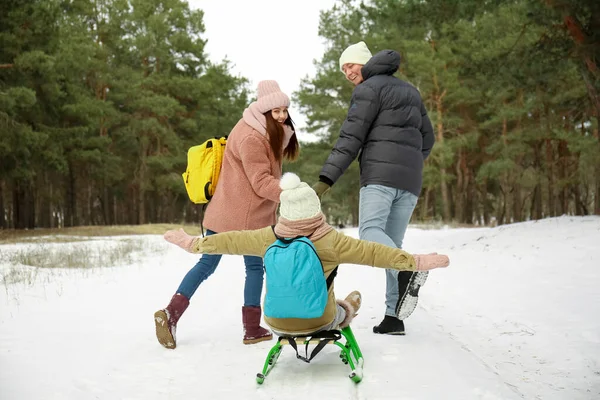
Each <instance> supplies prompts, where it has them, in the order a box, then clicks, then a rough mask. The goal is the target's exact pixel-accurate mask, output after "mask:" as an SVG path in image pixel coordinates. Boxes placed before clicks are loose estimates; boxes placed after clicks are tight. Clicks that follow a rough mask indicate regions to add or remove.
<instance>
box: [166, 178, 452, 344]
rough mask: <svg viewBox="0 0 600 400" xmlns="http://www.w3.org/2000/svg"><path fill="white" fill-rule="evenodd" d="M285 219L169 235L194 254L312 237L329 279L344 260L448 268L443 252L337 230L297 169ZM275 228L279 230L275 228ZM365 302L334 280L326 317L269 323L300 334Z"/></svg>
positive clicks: (288, 181)
mask: <svg viewBox="0 0 600 400" xmlns="http://www.w3.org/2000/svg"><path fill="white" fill-rule="evenodd" d="M280 187H281V189H282V192H281V196H280V201H281V205H280V209H279V214H280V216H279V219H278V222H277V225H275V228H274V229H273V228H272V227H270V226H268V227H265V228H262V229H256V230H247V231H231V232H225V233H219V234H216V235H212V236H206V237H204V238H203V237H192V236H190V235H188V234H187V233H185V232H184V231H183V229H179V230H172V231H168V232H166V233H165V236H164V237H165V239H166V240H167V241H169V242H171V243H174V244H176V245H178V246H180V247H181V248H183V249H185V250H187V251H189V252H191V253H203V254H245V255H253V256H259V257H263V256H264V254H265V252H266V250H267V248H268V247H269V246H270V245H271V244H272V243H273V242H274V241H275V240H276V239H277V237H276V236H275V235H277V236H278V237H282V238H294V237H297V236H306V237H308V239H309V240H310V241H311V242H312V243H313V244H314V246H315V248H316V250H317V254H318V256H319V258H320V259H321V262H322V263H323V272H324V274H325V278H328V277H329V275H330V274H331V273H332V271H333V270H334V269H335V268H336V267H337V266H338V265H339V264H344V263H349V264H362V265H371V266H374V267H378V268H393V269H397V270H401V271H427V270H431V269H434V268H440V267H447V266H448V265H449V259H448V257H447V256H445V255H441V254H436V253H433V254H427V255H421V254H414V255H411V254H409V253H407V252H405V251H403V250H400V249H396V248H392V247H388V246H384V245H381V244H378V243H375V242H368V241H364V240H359V239H354V238H351V237H349V236H346V235H344V234H343V233H341V232H338V231H336V230H335V229H333V227H331V226H330V225H329V224H327V222H325V216H324V215H323V213H322V212H321V203H320V201H319V198H318V197H317V195H316V193H315V191H314V190H313V189H312V188H311V187H310V186H309V185H307V184H306V183H305V182H301V181H300V178H299V177H298V176H297V175H295V174H292V173H286V174H285V175H284V176H283V177H282V178H281V182H280ZM273 231H275V232H273ZM360 305H361V295H360V293H359V292H358V291H353V292H352V293H350V294H349V295H348V296H347V297H346V298H345V300H337V301H336V300H335V294H334V285H333V284H332V285H331V286H330V287H329V298H328V302H327V306H326V308H325V312H324V314H323V315H322V316H321V317H318V318H310V319H299V318H269V317H267V316H265V322H266V323H267V325H269V327H270V328H271V329H272V330H273V332H275V333H276V334H278V335H280V336H282V335H289V336H299V335H308V334H312V333H316V332H318V331H322V330H331V329H338V328H344V327H346V326H348V325H349V324H350V322H351V321H352V319H353V318H354V316H355V315H356V313H357V312H358V310H359V308H360Z"/></svg>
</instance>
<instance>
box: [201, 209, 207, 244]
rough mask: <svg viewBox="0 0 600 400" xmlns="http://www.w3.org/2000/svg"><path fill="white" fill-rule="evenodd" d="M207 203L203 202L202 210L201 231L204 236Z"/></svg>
mask: <svg viewBox="0 0 600 400" xmlns="http://www.w3.org/2000/svg"><path fill="white" fill-rule="evenodd" d="M207 205H208V203H204V204H202V209H201V210H200V233H201V234H202V237H204V226H203V225H202V223H203V222H204V213H205V212H206V206H207Z"/></svg>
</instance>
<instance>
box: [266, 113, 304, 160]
mask: <svg viewBox="0 0 600 400" xmlns="http://www.w3.org/2000/svg"><path fill="white" fill-rule="evenodd" d="M264 116H265V118H266V119H267V135H269V143H270V144H271V150H273V155H274V156H275V159H276V160H277V161H281V157H282V156H283V157H285V159H286V160H288V161H294V160H296V159H297V158H298V154H299V153H300V145H299V144H298V138H297V137H296V129H295V128H294V121H292V117H290V114H289V113H288V117H287V119H286V120H285V121H284V122H283V123H284V124H285V125H287V126H289V127H290V128H292V131H293V132H294V133H293V134H292V137H290V141H289V143H288V145H287V146H286V148H285V149H283V152H282V151H281V147H282V146H283V136H284V134H283V127H282V126H281V124H280V123H279V122H277V121H275V119H274V118H273V116H272V115H271V110H269V111H267V112H266V113H264Z"/></svg>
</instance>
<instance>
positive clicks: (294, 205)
mask: <svg viewBox="0 0 600 400" xmlns="http://www.w3.org/2000/svg"><path fill="white" fill-rule="evenodd" d="M279 187H281V190H282V192H281V195H280V196H279V199H280V201H281V204H280V205H279V215H281V216H282V217H283V218H285V219H287V220H290V221H297V220H300V219H307V218H312V217H316V216H317V215H318V214H319V213H320V212H321V202H320V201H319V197H318V196H317V194H316V193H315V191H314V190H313V189H312V188H311V187H310V186H308V184H307V183H306V182H301V181H300V178H299V177H298V175H296V174H293V173H291V172H286V173H285V174H283V177H282V178H281V181H280V182H279Z"/></svg>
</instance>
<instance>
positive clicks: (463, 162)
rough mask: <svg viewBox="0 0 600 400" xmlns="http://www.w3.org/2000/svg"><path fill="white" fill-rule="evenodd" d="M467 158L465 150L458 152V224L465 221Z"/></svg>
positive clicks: (456, 212) (456, 199)
mask: <svg viewBox="0 0 600 400" xmlns="http://www.w3.org/2000/svg"><path fill="white" fill-rule="evenodd" d="M467 173H468V172H467V158H466V156H465V152H464V150H459V151H458V160H457V162H456V193H455V196H454V219H455V220H456V221H458V222H461V223H462V222H464V220H465V195H466V185H465V177H466V175H467Z"/></svg>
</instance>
